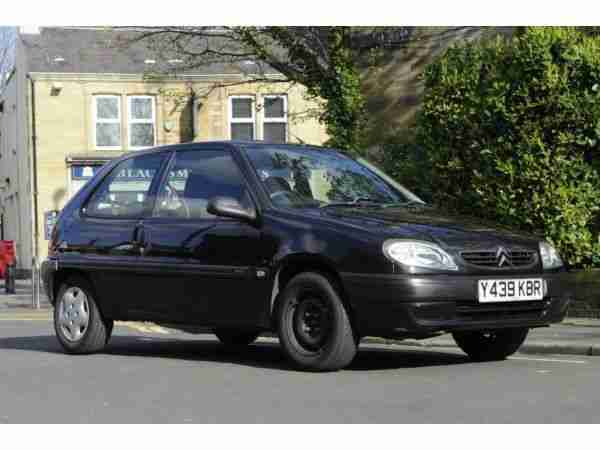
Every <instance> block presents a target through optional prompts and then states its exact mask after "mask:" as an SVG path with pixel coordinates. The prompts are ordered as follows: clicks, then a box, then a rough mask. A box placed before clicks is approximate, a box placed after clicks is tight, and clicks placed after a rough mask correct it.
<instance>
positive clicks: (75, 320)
mask: <svg viewBox="0 0 600 450" xmlns="http://www.w3.org/2000/svg"><path fill="white" fill-rule="evenodd" d="M54 329H55V331H56V337H57V338H58V341H59V342H60V344H61V345H62V347H63V349H64V350H65V351H66V352H67V353H94V352H98V351H100V350H102V349H103V348H104V347H105V345H106V344H107V343H108V340H109V339H110V336H111V334H112V329H113V321H112V320H107V319H104V318H103V317H102V315H101V314H100V311H99V309H98V306H97V305H96V301H95V299H94V296H93V290H92V287H91V285H90V283H88V281H87V280H85V279H84V278H81V277H72V278H70V279H69V280H67V282H65V283H64V284H63V285H62V286H61V287H60V290H59V292H58V296H57V300H56V305H55V306H54Z"/></svg>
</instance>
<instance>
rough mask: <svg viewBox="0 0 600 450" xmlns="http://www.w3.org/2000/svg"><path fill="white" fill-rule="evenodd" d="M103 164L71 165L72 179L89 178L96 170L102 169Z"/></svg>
mask: <svg viewBox="0 0 600 450" xmlns="http://www.w3.org/2000/svg"><path fill="white" fill-rule="evenodd" d="M101 167H102V166H72V167H71V179H72V180H89V179H91V178H92V177H93V176H94V175H96V172H98V171H99V170H100V168H101Z"/></svg>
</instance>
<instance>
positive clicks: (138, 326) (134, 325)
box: [116, 321, 170, 334]
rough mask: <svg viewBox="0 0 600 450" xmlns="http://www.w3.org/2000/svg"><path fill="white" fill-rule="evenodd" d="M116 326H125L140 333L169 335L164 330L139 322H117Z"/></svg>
mask: <svg viewBox="0 0 600 450" xmlns="http://www.w3.org/2000/svg"><path fill="white" fill-rule="evenodd" d="M116 324H117V325H121V326H125V327H128V328H131V329H133V330H136V331H141V332H142V333H153V334H170V333H169V331H168V330H166V329H165V328H163V327H161V326H158V325H155V324H152V323H141V322H120V321H119V322H117V323H116Z"/></svg>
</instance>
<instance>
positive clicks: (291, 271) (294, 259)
mask: <svg viewBox="0 0 600 450" xmlns="http://www.w3.org/2000/svg"><path fill="white" fill-rule="evenodd" d="M303 272H315V273H318V274H320V275H323V276H324V277H325V278H327V279H328V280H329V281H330V282H331V283H332V285H333V288H334V289H335V290H336V291H337V292H338V294H339V295H340V299H341V300H342V303H343V304H344V307H345V308H346V311H348V315H349V317H350V322H351V323H352V326H353V327H354V329H355V330H356V329H357V328H356V322H355V316H354V309H353V307H352V305H351V303H350V301H349V297H348V295H347V293H346V290H345V288H344V283H343V281H342V277H341V276H340V274H339V272H338V271H337V270H336V268H335V264H334V263H333V262H332V261H330V260H328V259H327V258H325V257H323V256H320V255H314V254H310V253H298V254H293V255H288V256H287V257H285V258H284V259H283V260H281V261H280V263H279V264H278V265H277V269H276V271H275V276H274V278H273V287H272V292H271V308H270V316H271V325H272V326H273V327H275V326H276V324H275V317H277V314H276V312H277V308H278V306H279V302H280V298H281V296H280V293H281V292H283V290H284V289H285V287H286V286H287V284H288V283H289V282H290V280H291V279H292V278H294V277H295V276H296V275H298V274H300V273H303Z"/></svg>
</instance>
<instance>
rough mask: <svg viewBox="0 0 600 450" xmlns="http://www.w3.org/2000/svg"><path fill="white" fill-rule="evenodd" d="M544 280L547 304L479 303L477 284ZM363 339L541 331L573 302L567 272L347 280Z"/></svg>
mask: <svg viewBox="0 0 600 450" xmlns="http://www.w3.org/2000/svg"><path fill="white" fill-rule="evenodd" d="M531 277H536V278H538V277H541V278H543V279H544V280H545V281H546V286H547V290H546V295H545V296H544V299H543V300H538V301H527V302H525V301H519V302H498V303H485V304H482V303H479V301H478V299H477V281H478V280H479V279H482V278H484V279H490V278H499V279H502V278H531ZM342 280H343V284H344V289H345V292H346V294H347V296H348V298H349V300H350V304H351V306H352V309H353V313H354V317H355V320H356V323H357V326H358V328H359V331H360V333H361V334H362V335H368V334H372V335H402V334H407V335H410V334H414V335H415V336H416V335H421V334H422V335H426V334H428V333H435V332H439V331H458V330H475V329H495V328H507V327H528V328H533V327H540V326H546V325H548V324H550V323H555V322H560V321H562V319H563V318H564V316H565V314H566V312H567V308H568V305H569V302H570V301H571V299H572V298H573V294H572V292H573V283H572V281H571V277H570V275H569V273H568V272H560V273H552V274H522V275H518V276H515V275H511V276H496V277H494V276H489V275H485V276H473V275H422V276H421V275H373V274H348V273H346V274H343V275H342Z"/></svg>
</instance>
